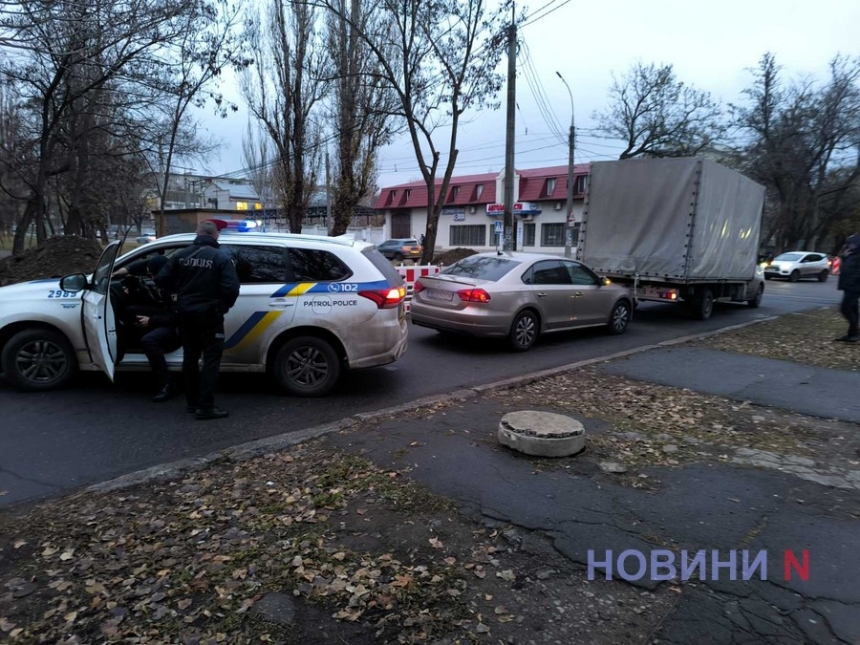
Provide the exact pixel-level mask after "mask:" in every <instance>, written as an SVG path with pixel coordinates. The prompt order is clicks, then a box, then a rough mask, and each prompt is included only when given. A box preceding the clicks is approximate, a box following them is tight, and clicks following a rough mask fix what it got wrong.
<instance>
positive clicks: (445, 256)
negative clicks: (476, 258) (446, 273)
mask: <svg viewBox="0 0 860 645" xmlns="http://www.w3.org/2000/svg"><path fill="white" fill-rule="evenodd" d="M476 253H477V251H476V250H475V249H465V248H462V247H457V248H456V249H451V250H449V251H445V252H444V253H440V254H439V255H437V256H436V257H434V258H433V264H440V265H444V266H448V265H451V264H454V263H455V262H457V261H458V260H462V259H463V258H467V257H469V256H470V255H475V254H476Z"/></svg>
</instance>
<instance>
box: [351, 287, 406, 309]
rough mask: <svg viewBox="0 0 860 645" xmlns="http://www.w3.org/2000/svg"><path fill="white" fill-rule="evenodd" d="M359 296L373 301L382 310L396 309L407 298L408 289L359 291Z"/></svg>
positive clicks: (392, 288) (393, 288)
mask: <svg viewBox="0 0 860 645" xmlns="http://www.w3.org/2000/svg"><path fill="white" fill-rule="evenodd" d="M358 295H360V296H363V297H365V298H368V299H369V300H373V302H375V303H376V306H377V307H379V308H380V309H395V308H397V307H399V306H400V303H401V302H403V300H404V299H405V298H406V287H403V286H401V287H391V288H389V289H373V290H368V291H359V292H358Z"/></svg>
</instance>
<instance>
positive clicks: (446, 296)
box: [427, 289, 454, 302]
mask: <svg viewBox="0 0 860 645" xmlns="http://www.w3.org/2000/svg"><path fill="white" fill-rule="evenodd" d="M427 298H428V299H430V300H441V301H443V302H451V301H452V300H453V299H454V293H453V292H452V291H440V290H439V289H428V290H427Z"/></svg>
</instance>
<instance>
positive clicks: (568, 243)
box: [556, 72, 576, 258]
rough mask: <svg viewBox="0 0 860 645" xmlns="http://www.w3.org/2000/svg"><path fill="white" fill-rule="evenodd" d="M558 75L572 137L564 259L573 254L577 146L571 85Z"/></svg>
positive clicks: (569, 148) (569, 137)
mask: <svg viewBox="0 0 860 645" xmlns="http://www.w3.org/2000/svg"><path fill="white" fill-rule="evenodd" d="M556 74H557V75H558V77H559V78H560V79H561V82H562V83H564V86H565V87H566V88H567V93H568V95H569V96H570V135H569V136H568V141H567V143H568V157H567V222H566V226H565V227H564V257H566V258H569V257H570V256H571V255H572V252H573V224H574V222H573V149H574V147H575V144H576V140H575V135H574V121H573V92H571V91H570V85H568V84H567V81H566V80H564V76H562V75H561V72H556Z"/></svg>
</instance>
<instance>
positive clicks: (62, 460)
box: [0, 279, 840, 506]
mask: <svg viewBox="0 0 860 645" xmlns="http://www.w3.org/2000/svg"><path fill="white" fill-rule="evenodd" d="M839 298H840V296H839V292H838V291H837V290H836V281H835V279H831V280H830V281H828V282H826V283H824V284H820V283H818V282H799V283H795V284H789V283H787V282H774V281H770V282H768V283H767V289H766V292H765V297H764V301H763V303H762V306H761V308H759V309H751V308H749V307H747V306H745V305H722V306H719V307H717V309H716V310H715V312H714V315H713V317H712V318H711V320H709V321H706V322H702V321H694V320H690V319H689V318H687V317H686V315H685V313H684V311H683V309H682V308H681V307H678V306H675V305H657V304H645V305H643V306H641V307H640V308H639V310H638V311H637V313H636V317H635V319H634V322H633V324H631V326H630V328H629V329H628V331H627V333H626V334H624V335H623V336H608V335H606V334H604V333H602V332H601V331H599V330H585V331H580V332H569V333H561V334H554V335H550V336H547V337H545V338H544V339H541V340H540V341H539V342H538V344H536V345H535V347H534V348H533V349H532V350H531V351H530V352H528V353H525V354H513V353H511V352H509V351H507V350H506V348H505V347H504V346H503V345H502V344H500V343H498V342H491V341H476V340H470V339H453V340H452V339H449V338H443V337H442V336H440V335H438V334H436V333H435V332H433V331H430V330H426V329H421V328H418V327H413V326H410V329H409V331H410V345H409V350H408V352H407V354H406V356H404V358H402V359H401V360H400V361H398V362H397V363H395V364H393V365H390V366H387V367H383V368H378V369H373V370H365V371H362V372H355V373H353V374H349V375H347V377H346V379H345V380H344V382H343V384H342V386H341V387H340V388H339V389H338V390H337V391H336V392H335V393H333V394H332V395H329V396H328V397H326V398H324V399H295V398H290V397H287V396H284V395H282V394H280V392H279V390H278V389H277V387H276V386H275V385H274V384H273V383H271V382H270V381H269V380H268V379H267V378H266V377H265V376H264V375H235V374H234V375H230V374H228V375H224V376H223V377H222V379H221V382H220V385H219V396H218V405H219V406H222V407H225V408H227V409H229V410H230V413H231V414H230V417H229V418H228V419H224V420H219V421H208V422H202V421H195V420H194V419H193V418H191V417H190V415H187V414H186V413H185V401H184V399H183V398H182V397H179V398H177V399H174V400H173V401H170V402H168V403H166V404H153V403H151V402H150V397H151V395H152V392H151V383H150V381H149V379H148V378H147V375H145V374H125V375H124V374H121V375H119V377H118V380H117V382H116V383H115V384H112V383H110V381H108V379H107V377H104V376H102V375H100V374H82V375H81V376H80V377H79V379H78V382H77V383H76V384H75V386H74V387H72V388H69V389H67V390H63V391H59V392H50V393H36V394H33V393H26V394H25V393H19V392H16V391H15V390H13V389H11V388H10V387H9V386H8V385H7V384H5V383H2V382H0V411H2V421H0V428H2V430H0V506H9V505H12V504H16V503H19V502H23V501H28V500H34V499H38V498H42V497H47V496H53V495H57V494H60V493H62V492H66V491H68V490H71V489H74V488H77V487H80V486H85V485H89V484H93V483H96V482H99V481H104V480H106V479H110V478H113V477H117V476H119V475H123V474H127V473H130V472H134V471H136V470H140V469H142V468H147V467H150V466H154V465H157V464H160V463H165V462H170V461H175V460H178V459H186V458H190V457H195V456H201V455H204V454H208V453H211V452H214V451H217V450H220V449H223V448H227V447H230V446H233V445H236V444H240V443H244V442H247V441H253V440H256V439H261V438H264V437H268V436H272V435H276V434H280V433H284V432H289V431H295V430H300V429H303V428H307V427H311V426H315V425H318V424H321V423H326V422H331V421H335V420H338V419H341V418H343V417H345V416H348V415H350V414H354V413H356V412H362V411H370V410H375V409H379V408H383V407H388V406H392V405H396V404H398V403H404V402H407V401H411V400H414V399H417V398H420V397H423V396H429V395H433V394H441V393H444V392H448V391H451V390H456V389H460V388H464V387H470V386H475V385H479V384H482V383H489V382H493V381H497V380H501V379H504V378H509V377H513V376H517V375H520V374H525V373H529V372H533V371H536V370H542V369H547V368H551V367H556V366H560V365H565V364H568V363H572V362H575V361H579V360H584V359H588V358H594V357H599V356H605V355H608V354H613V353H615V352H619V351H622V350H626V349H632V348H635V347H640V346H643V345H651V344H654V343H658V342H661V341H664V340H670V339H672V338H677V337H680V336H686V335H688V334H694V333H700V332H703V331H709V330H714V329H719V328H721V327H726V326H730V325H735V324H738V323H741V322H745V321H748V320H752V319H755V318H760V317H767V316H773V315H777V314H784V313H789V312H793V311H801V310H804V309H810V308H816V307H821V306H826V305H830V304H836V303H838V302H839Z"/></svg>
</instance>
